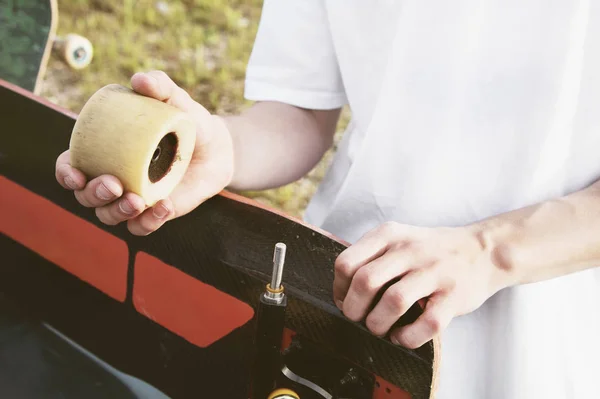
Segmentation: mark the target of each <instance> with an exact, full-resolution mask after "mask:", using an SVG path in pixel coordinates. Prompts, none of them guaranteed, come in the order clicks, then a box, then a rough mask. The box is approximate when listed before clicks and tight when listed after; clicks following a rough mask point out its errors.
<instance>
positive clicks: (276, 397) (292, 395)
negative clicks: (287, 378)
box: [267, 388, 300, 399]
mask: <svg viewBox="0 0 600 399" xmlns="http://www.w3.org/2000/svg"><path fill="white" fill-rule="evenodd" d="M267 399H300V396H298V394H297V393H296V392H294V391H292V390H290V389H284V388H282V389H276V390H275V391H273V392H272V393H271V394H270V395H269V397H268V398H267Z"/></svg>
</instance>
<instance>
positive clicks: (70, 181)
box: [65, 176, 77, 190]
mask: <svg viewBox="0 0 600 399" xmlns="http://www.w3.org/2000/svg"><path fill="white" fill-rule="evenodd" d="M65 184H66V185H67V187H69V188H70V189H73V190H75V189H76V188H77V184H75V180H73V178H72V177H71V176H67V177H65Z"/></svg>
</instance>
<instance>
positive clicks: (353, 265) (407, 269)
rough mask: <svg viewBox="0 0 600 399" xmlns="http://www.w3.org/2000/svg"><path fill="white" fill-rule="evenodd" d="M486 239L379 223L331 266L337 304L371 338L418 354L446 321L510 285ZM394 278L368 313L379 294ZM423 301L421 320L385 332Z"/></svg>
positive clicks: (462, 231) (472, 232)
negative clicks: (387, 340) (386, 339)
mask: <svg viewBox="0 0 600 399" xmlns="http://www.w3.org/2000/svg"><path fill="white" fill-rule="evenodd" d="M484 237H485V235H484V234H482V233H481V231H480V230H478V229H475V228H470V227H459V228H421V227H414V226H407V225H402V224H399V223H394V222H388V223H385V224H383V225H381V226H379V227H378V228H376V229H374V230H372V231H370V232H368V233H367V234H366V235H365V236H363V237H362V238H361V239H360V240H359V241H358V242H357V243H356V244H354V245H352V246H350V247H349V248H347V249H346V250H345V251H344V252H342V253H341V254H340V256H339V257H338V258H337V260H336V262H335V279H334V288H333V290H334V299H335V302H336V304H337V306H338V307H339V308H340V309H341V310H342V311H343V313H344V315H345V316H346V317H348V318H349V319H351V320H353V321H360V320H363V319H365V318H366V326H367V328H368V329H369V330H370V331H371V332H372V333H373V334H375V335H377V336H385V335H386V334H388V333H389V334H390V340H391V341H392V342H393V343H395V344H398V345H402V346H405V347H407V348H412V349H414V348H418V347H420V346H421V345H423V344H424V343H426V342H428V341H430V340H431V339H432V338H434V337H435V336H436V335H437V334H439V333H440V332H441V331H442V330H444V329H445V328H446V326H447V325H448V324H449V323H450V321H451V320H452V318H454V317H456V316H459V315H463V314H465V313H469V312H471V311H473V310H475V309H477V308H478V307H479V306H480V305H481V304H482V303H483V302H484V301H486V300H487V299H488V298H489V297H490V296H492V295H493V294H494V293H495V292H497V291H498V290H500V289H502V288H504V287H506V286H508V285H509V283H508V280H507V275H508V273H507V271H506V270H503V269H502V268H501V267H498V266H496V265H495V262H494V261H493V258H494V251H492V250H491V248H490V245H489V243H488V242H486V239H485V238H484ZM400 277H401V278H400ZM398 278H400V279H399V280H398V281H397V282H395V283H393V284H392V285H390V286H389V288H387V290H386V291H385V292H384V293H383V296H382V297H381V300H380V301H379V302H378V303H377V304H376V305H375V306H374V307H372V306H371V303H372V302H373V299H374V298H375V296H376V295H377V294H378V292H379V291H380V290H381V289H382V287H383V286H385V285H386V284H387V283H389V282H390V281H391V280H393V279H398ZM421 299H425V307H424V312H423V314H422V315H421V316H420V317H419V318H418V319H417V320H416V321H415V322H414V323H412V324H409V325H407V326H404V327H401V328H395V329H393V330H392V331H390V329H391V327H392V325H393V324H394V323H395V322H396V321H397V320H398V319H399V318H400V317H401V316H402V315H403V314H404V313H405V312H406V311H407V310H408V309H409V308H410V307H411V306H412V305H413V304H415V303H416V302H418V301H420V300H421ZM370 309H372V310H370Z"/></svg>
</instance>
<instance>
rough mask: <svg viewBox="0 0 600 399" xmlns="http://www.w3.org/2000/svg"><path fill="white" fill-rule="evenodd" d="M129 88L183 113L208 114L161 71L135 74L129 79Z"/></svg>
mask: <svg viewBox="0 0 600 399" xmlns="http://www.w3.org/2000/svg"><path fill="white" fill-rule="evenodd" d="M131 87H132V88H133V90H135V91H136V92H138V93H140V94H142V95H145V96H148V97H153V98H155V99H157V100H160V101H164V102H166V103H167V104H170V105H173V106H174V107H177V108H179V109H181V110H183V111H186V112H201V113H206V114H208V111H206V110H205V109H204V108H203V107H202V106H200V104H198V103H197V102H196V101H194V100H193V99H192V98H191V97H190V95H189V94H188V93H187V92H186V91H185V90H183V89H182V88H181V87H179V86H178V85H177V84H176V83H175V82H174V81H173V80H172V79H171V78H170V77H169V75H167V74H166V73H165V72H163V71H151V72H147V73H141V72H140V73H136V74H135V75H133V76H132V77H131Z"/></svg>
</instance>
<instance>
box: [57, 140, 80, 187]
mask: <svg viewBox="0 0 600 399" xmlns="http://www.w3.org/2000/svg"><path fill="white" fill-rule="evenodd" d="M55 177H56V181H58V183H59V184H60V185H61V186H62V187H63V188H66V189H68V190H81V189H83V188H84V187H85V183H86V178H85V175H84V174H83V173H82V172H81V171H80V170H78V169H75V168H73V167H72V166H71V159H70V154H69V150H67V151H65V152H63V153H62V154H60V155H59V156H58V158H57V159H56V168H55Z"/></svg>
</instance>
